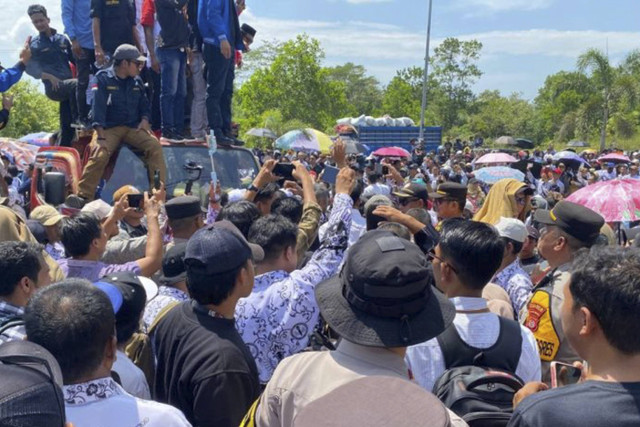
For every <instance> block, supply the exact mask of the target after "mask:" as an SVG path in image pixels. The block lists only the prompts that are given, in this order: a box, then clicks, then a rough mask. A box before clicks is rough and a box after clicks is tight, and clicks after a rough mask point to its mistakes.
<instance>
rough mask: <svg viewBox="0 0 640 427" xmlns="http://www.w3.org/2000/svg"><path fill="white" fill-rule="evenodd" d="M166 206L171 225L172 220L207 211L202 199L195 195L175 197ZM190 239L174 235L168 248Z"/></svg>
mask: <svg viewBox="0 0 640 427" xmlns="http://www.w3.org/2000/svg"><path fill="white" fill-rule="evenodd" d="M164 207H165V209H166V211H167V217H168V218H169V225H171V221H172V220H178V219H184V218H189V217H195V216H197V215H203V214H204V213H206V211H205V210H204V209H203V208H202V205H201V204H200V199H198V198H197V197H195V196H179V197H174V198H173V199H171V200H169V201H168V202H167V203H166V204H165V205H164ZM188 240H189V239H185V238H179V237H174V238H173V240H172V241H171V242H169V243H168V244H167V249H170V248H172V247H173V246H174V245H177V244H179V243H186V242H187V241H188Z"/></svg>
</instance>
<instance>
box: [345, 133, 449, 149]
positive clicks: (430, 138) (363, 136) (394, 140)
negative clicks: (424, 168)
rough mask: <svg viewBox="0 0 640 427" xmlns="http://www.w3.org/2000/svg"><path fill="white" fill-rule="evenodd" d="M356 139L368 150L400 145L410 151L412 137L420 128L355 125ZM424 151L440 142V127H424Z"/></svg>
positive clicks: (416, 135)
mask: <svg viewBox="0 0 640 427" xmlns="http://www.w3.org/2000/svg"><path fill="white" fill-rule="evenodd" d="M355 129H356V130H357V132H358V136H357V139H358V140H359V142H360V143H362V144H364V145H366V146H367V147H369V152H368V153H367V154H371V152H373V151H376V150H377V149H378V148H382V147H400V148H404V149H405V150H407V151H409V152H411V150H412V149H413V148H414V147H413V146H412V145H411V142H410V141H411V140H412V139H416V140H417V139H418V138H419V136H420V128H419V127H418V126H356V127H355ZM424 141H425V151H427V152H429V151H436V150H437V148H438V147H439V146H440V145H441V144H442V128H441V127H436V126H429V127H425V128H424Z"/></svg>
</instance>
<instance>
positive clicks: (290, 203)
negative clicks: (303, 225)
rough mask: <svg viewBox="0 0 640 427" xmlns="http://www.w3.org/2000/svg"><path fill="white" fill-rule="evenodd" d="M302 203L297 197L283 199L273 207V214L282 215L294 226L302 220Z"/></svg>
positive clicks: (274, 203) (278, 200) (277, 201)
mask: <svg viewBox="0 0 640 427" xmlns="http://www.w3.org/2000/svg"><path fill="white" fill-rule="evenodd" d="M302 209H303V206H302V202H301V201H300V200H299V199H298V198H297V197H281V198H279V199H277V200H276V201H274V202H273V204H272V205H271V213H272V214H275V215H282V216H283V217H285V218H287V219H288V220H289V221H291V222H293V223H294V224H299V223H300V220H301V219H302Z"/></svg>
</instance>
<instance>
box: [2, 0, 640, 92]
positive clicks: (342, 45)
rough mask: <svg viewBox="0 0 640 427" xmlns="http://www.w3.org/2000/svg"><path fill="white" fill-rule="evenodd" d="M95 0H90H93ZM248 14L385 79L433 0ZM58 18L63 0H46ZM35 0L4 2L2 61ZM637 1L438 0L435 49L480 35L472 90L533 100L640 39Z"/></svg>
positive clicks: (296, 5) (291, 5)
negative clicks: (561, 78) (580, 62)
mask: <svg viewBox="0 0 640 427" xmlns="http://www.w3.org/2000/svg"><path fill="white" fill-rule="evenodd" d="M86 1H89V0H86ZM246 1H247V6H248V9H247V11H246V12H245V14H243V15H242V17H241V21H242V22H247V23H249V24H251V25H253V26H254V27H255V28H256V29H257V30H258V34H257V38H256V46H258V45H259V44H260V40H264V39H274V38H275V39H279V40H286V39H289V38H292V37H294V36H295V35H296V34H299V33H302V32H306V33H308V34H309V35H311V36H312V37H316V38H318V39H319V40H320V42H321V43H322V45H323V47H324V49H325V52H326V64H328V65H335V64H340V63H344V62H347V61H351V62H354V63H357V64H362V65H364V66H365V67H366V68H367V69H368V70H369V72H370V73H371V74H372V75H374V76H376V77H377V78H378V79H379V80H380V82H381V83H382V84H386V83H388V81H389V80H390V79H391V78H392V77H393V75H394V74H395V71H396V70H397V69H400V68H403V67H407V66H412V65H422V62H423V58H424V47H425V35H426V17H427V0H266V1H265V0H246ZM40 2H41V3H42V4H44V5H45V6H46V7H47V8H48V9H49V10H50V15H51V17H52V24H53V25H54V26H57V27H58V28H62V25H61V24H60V0H40ZM27 5H28V2H21V1H13V2H11V3H9V4H6V5H3V13H2V14H1V16H0V28H3V32H2V33H0V61H2V63H3V64H4V65H9V64H12V63H13V62H15V58H16V56H17V51H18V49H19V45H20V44H21V42H22V41H23V40H24V39H25V38H26V36H27V35H29V34H31V33H32V32H33V29H32V27H31V24H30V22H29V20H28V18H27V17H26V13H25V11H26V8H27ZM639 16H640V1H639V0H610V1H608V2H604V1H593V0H448V1H447V0H434V9H433V23H432V51H433V48H434V47H435V46H437V44H438V42H439V41H440V40H442V39H444V38H446V37H459V38H462V39H472V38H475V39H478V40H480V41H481V42H482V43H483V44H484V49H483V53H482V59H481V61H480V63H479V66H480V68H481V70H482V71H483V72H484V75H483V76H482V78H481V79H480V80H479V82H478V83H477V84H476V87H475V89H476V90H477V91H481V90H484V89H498V90H500V91H501V92H502V93H503V94H510V93H512V92H520V93H522V94H523V96H524V97H526V98H528V99H532V98H533V97H535V95H536V93H537V89H538V88H539V87H540V86H541V85H542V84H543V82H544V79H545V77H546V76H547V75H549V74H552V73H555V72H557V71H559V70H571V69H574V67H575V62H576V58H577V56H578V55H579V54H580V53H581V52H583V51H584V50H585V49H587V48H590V47H596V48H600V49H603V50H604V49H605V48H606V46H607V40H608V47H609V54H610V56H611V59H612V61H613V62H614V63H616V62H618V61H620V60H621V58H623V57H624V56H625V55H626V54H627V53H628V52H630V51H631V50H633V49H637V48H640V28H639V27H640V22H639V21H638V17H639Z"/></svg>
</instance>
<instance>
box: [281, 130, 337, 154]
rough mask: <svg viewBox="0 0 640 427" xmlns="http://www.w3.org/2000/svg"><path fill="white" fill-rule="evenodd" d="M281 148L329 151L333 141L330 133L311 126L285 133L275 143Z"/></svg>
mask: <svg viewBox="0 0 640 427" xmlns="http://www.w3.org/2000/svg"><path fill="white" fill-rule="evenodd" d="M274 144H275V145H274V146H275V148H279V149H281V150H296V151H314V152H315V151H319V152H321V153H329V152H330V151H331V146H332V145H333V142H332V141H331V138H329V136H328V135H326V134H324V133H322V132H320V131H318V130H315V129H311V128H307V129H303V130H300V129H298V130H292V131H290V132H287V133H285V134H284V135H282V136H281V137H280V138H278V139H276V142H275V143H274Z"/></svg>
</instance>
